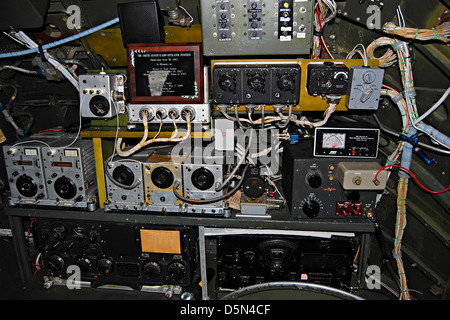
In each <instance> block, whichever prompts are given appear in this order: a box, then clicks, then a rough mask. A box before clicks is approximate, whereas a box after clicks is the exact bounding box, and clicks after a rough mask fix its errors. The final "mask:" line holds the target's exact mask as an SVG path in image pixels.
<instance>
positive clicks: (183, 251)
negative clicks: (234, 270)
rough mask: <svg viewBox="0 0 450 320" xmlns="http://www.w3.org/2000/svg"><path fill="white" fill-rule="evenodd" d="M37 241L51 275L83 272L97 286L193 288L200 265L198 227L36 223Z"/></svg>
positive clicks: (83, 278) (62, 276)
mask: <svg viewBox="0 0 450 320" xmlns="http://www.w3.org/2000/svg"><path fill="white" fill-rule="evenodd" d="M32 231H33V240H34V244H35V248H36V250H37V251H38V252H39V253H41V255H42V258H41V260H40V262H41V263H42V264H43V265H42V269H43V272H44V274H45V275H47V276H53V277H59V278H62V279H66V278H67V277H68V276H69V275H68V274H67V268H68V267H69V266H72V265H75V266H78V267H79V268H80V271H81V281H87V282H90V283H91V286H93V287H98V286H101V285H123V286H129V287H131V288H133V289H135V290H139V289H141V288H142V286H145V285H168V284H171V285H177V286H187V285H190V284H191V282H192V280H193V279H192V277H193V275H194V272H195V269H196V266H197V261H198V259H197V239H198V231H197V229H196V228H188V227H170V226H154V225H149V226H146V225H130V224H121V223H112V222H105V223H101V222H94V221H80V220H62V219H36V220H34V223H33V230H32Z"/></svg>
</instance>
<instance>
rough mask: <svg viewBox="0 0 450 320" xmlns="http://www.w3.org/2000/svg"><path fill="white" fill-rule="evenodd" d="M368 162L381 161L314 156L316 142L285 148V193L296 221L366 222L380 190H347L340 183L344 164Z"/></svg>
mask: <svg viewBox="0 0 450 320" xmlns="http://www.w3.org/2000/svg"><path fill="white" fill-rule="evenodd" d="M344 161H345V162H348V161H355V162H360V163H363V162H367V163H368V164H369V163H371V164H373V163H374V162H379V160H378V159H349V158H339V157H329V158H315V157H313V143H312V141H311V140H305V141H302V142H300V143H297V144H294V145H290V144H289V145H285V146H284V152H283V167H282V174H283V190H284V192H285V195H286V198H287V203H288V206H289V209H290V213H291V217H292V218H295V219H323V218H325V219H340V221H349V222H352V221H355V220H359V221H361V219H365V218H366V215H367V213H369V212H373V210H374V208H375V201H376V196H377V192H378V191H376V190H345V189H343V187H342V185H341V184H340V182H339V181H338V175H337V171H338V164H339V163H340V162H344Z"/></svg>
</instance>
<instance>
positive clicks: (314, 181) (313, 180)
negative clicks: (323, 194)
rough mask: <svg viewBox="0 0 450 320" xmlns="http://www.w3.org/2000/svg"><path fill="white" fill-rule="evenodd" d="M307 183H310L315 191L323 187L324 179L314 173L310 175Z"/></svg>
mask: <svg viewBox="0 0 450 320" xmlns="http://www.w3.org/2000/svg"><path fill="white" fill-rule="evenodd" d="M306 181H307V182H308V184H309V186H310V187H311V188H314V189H316V188H318V187H320V186H321V185H322V177H321V176H320V175H319V174H318V173H312V174H310V175H308V177H307V178H306Z"/></svg>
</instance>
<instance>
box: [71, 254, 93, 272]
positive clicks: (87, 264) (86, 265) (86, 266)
mask: <svg viewBox="0 0 450 320" xmlns="http://www.w3.org/2000/svg"><path fill="white" fill-rule="evenodd" d="M75 263H76V265H77V266H79V267H80V270H81V271H83V272H89V271H91V270H92V263H91V260H89V259H88V258H85V257H80V258H78V259H77V261H76V262H75Z"/></svg>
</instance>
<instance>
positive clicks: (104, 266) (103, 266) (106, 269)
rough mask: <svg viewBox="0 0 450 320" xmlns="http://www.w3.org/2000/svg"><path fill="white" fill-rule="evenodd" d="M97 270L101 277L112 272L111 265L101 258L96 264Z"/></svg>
mask: <svg viewBox="0 0 450 320" xmlns="http://www.w3.org/2000/svg"><path fill="white" fill-rule="evenodd" d="M97 268H98V271H99V272H100V274H101V275H103V276H107V275H109V274H110V273H111V272H112V270H113V263H112V261H111V260H109V259H107V258H102V259H100V260H98V262H97Z"/></svg>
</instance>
